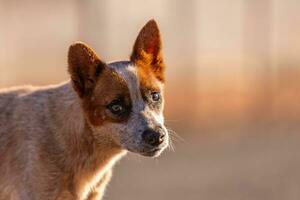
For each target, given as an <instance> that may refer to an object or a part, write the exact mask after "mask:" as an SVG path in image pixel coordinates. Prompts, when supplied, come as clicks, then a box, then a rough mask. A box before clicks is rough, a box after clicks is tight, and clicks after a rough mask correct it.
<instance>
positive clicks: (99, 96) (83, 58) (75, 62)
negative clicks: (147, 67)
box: [69, 43, 131, 126]
mask: <svg viewBox="0 0 300 200" xmlns="http://www.w3.org/2000/svg"><path fill="white" fill-rule="evenodd" d="M69 72H70V74H71V79H72V82H73V87H74V89H75V90H76V92H77V93H78V95H79V97H80V98H81V99H82V105H83V109H84V111H85V113H86V115H87V116H88V119H89V122H90V123H91V124H92V125H93V126H100V125H102V124H103V123H104V122H105V121H110V122H123V121H126V120H127V117H128V116H126V115H124V116H122V117H117V116H114V115H112V114H111V113H110V112H109V111H108V110H107V108H106V106H107V105H108V104H109V103H110V102H112V101H113V100H115V99H120V98H122V99H123V100H124V102H125V105H126V106H128V107H130V106H131V102H130V95H129V90H128V87H127V84H126V82H125V80H124V79H123V78H122V77H120V76H119V75H118V74H117V73H116V72H115V71H114V70H113V69H110V68H109V67H108V66H107V65H106V64H105V63H104V62H103V61H101V60H100V59H99V57H98V56H97V55H96V53H95V52H94V51H93V50H92V49H91V48H90V47H88V46H87V45H86V44H84V43H75V44H73V45H72V46H71V47H70V49H69Z"/></svg>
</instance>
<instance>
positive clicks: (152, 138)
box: [142, 129, 165, 146]
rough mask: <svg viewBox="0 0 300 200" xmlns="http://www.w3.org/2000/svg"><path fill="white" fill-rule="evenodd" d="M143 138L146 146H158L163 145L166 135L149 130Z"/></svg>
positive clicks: (144, 133)
mask: <svg viewBox="0 0 300 200" xmlns="http://www.w3.org/2000/svg"><path fill="white" fill-rule="evenodd" d="M142 138H143V140H144V142H145V143H146V144H149V145H151V146H158V145H160V144H161V143H163V141H164V138H165V134H164V133H160V132H157V131H154V130H152V129H148V130H145V131H144V132H143V134H142Z"/></svg>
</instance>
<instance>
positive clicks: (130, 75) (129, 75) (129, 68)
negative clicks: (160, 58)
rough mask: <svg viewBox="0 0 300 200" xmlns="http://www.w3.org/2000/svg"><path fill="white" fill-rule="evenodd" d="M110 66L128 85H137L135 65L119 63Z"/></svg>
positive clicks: (126, 62)
mask: <svg viewBox="0 0 300 200" xmlns="http://www.w3.org/2000/svg"><path fill="white" fill-rule="evenodd" d="M108 66H109V67H110V68H112V69H113V70H115V71H116V72H117V73H118V75H119V76H120V77H121V78H123V79H124V80H125V81H126V82H127V83H131V84H132V83H136V82H137V81H138V77H137V71H136V68H135V67H134V64H133V63H132V62H130V61H119V62H113V63H109V64H108ZM129 89H130V88H129Z"/></svg>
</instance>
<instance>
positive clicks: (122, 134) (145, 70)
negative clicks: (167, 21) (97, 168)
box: [68, 20, 169, 156]
mask: <svg viewBox="0 0 300 200" xmlns="http://www.w3.org/2000/svg"><path fill="white" fill-rule="evenodd" d="M68 59H69V60H68V62H69V72H70V74H71V80H72V83H73V87H74V89H75V91H76V92H77V93H78V95H79V97H80V100H81V102H82V108H83V110H84V113H85V117H86V120H87V122H88V124H89V126H90V127H91V129H92V130H93V131H92V132H93V134H94V137H95V139H96V140H97V139H99V140H101V139H103V137H102V135H103V134H107V135H109V137H111V139H112V140H113V141H114V142H115V143H116V144H118V145H119V146H121V147H122V148H124V149H126V150H129V151H131V152H135V153H139V154H141V155H145V156H158V155H159V154H160V153H161V152H162V151H163V150H164V149H165V148H166V147H167V146H168V139H169V136H168V132H167V129H166V127H165V126H164V117H163V104H164V99H163V92H164V91H163V90H164V81H165V79H164V69H165V67H164V62H163V59H162V54H161V39H160V33H159V29H158V26H157V24H156V22H155V21H154V20H151V21H149V22H148V23H147V24H146V25H145V26H144V27H143V28H142V30H141V31H140V33H139V35H138V37H137V39H136V41H135V44H134V47H133V51H132V54H131V57H130V61H120V62H114V63H109V64H106V63H105V62H104V61H102V60H101V59H100V58H99V57H98V56H97V55H96V54H95V52H94V51H93V50H92V49H91V48H89V47H88V46H87V45H85V44H83V43H75V44H73V45H72V46H71V47H70V49H69V55H68Z"/></svg>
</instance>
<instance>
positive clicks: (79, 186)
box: [0, 20, 169, 200]
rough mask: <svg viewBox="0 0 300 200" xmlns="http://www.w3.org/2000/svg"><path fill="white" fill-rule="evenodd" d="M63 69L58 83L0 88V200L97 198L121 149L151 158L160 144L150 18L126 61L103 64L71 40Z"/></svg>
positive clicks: (160, 71) (158, 54)
mask: <svg viewBox="0 0 300 200" xmlns="http://www.w3.org/2000/svg"><path fill="white" fill-rule="evenodd" d="M68 71H69V74H70V80H69V81H66V82H64V83H61V84H59V85H53V86H46V87H33V86H24V87H15V88H10V89H2V90H1V91H0V200H4V199H5V200H96V199H97V200H100V199H102V197H103V193H104V192H105V187H106V185H107V184H108V182H109V180H110V178H111V174H112V167H113V166H114V164H115V163H116V161H118V160H120V158H121V157H123V156H124V155H125V154H126V153H127V152H128V151H129V152H133V153H137V154H140V155H143V156H149V157H155V156H159V155H160V154H161V152H162V151H163V150H164V149H165V148H166V147H167V146H168V144H169V135H168V131H167V129H166V127H165V125H164V116H163V107H164V98H163V96H164V95H163V93H164V84H165V76H164V71H165V64H164V60H163V58H162V44H161V36H160V31H159V28H158V25H157V23H156V22H155V21H154V20H150V21H149V22H147V23H146V25H145V26H144V27H143V28H142V29H141V31H140V33H139V35H138V37H137V39H136V41H135V43H134V46H133V50H132V53H131V56H130V59H129V60H128V61H118V62H112V63H106V62H104V61H103V60H102V59H100V57H98V56H97V55H96V53H95V52H94V51H93V50H92V49H91V48H90V47H89V46H87V45H86V44H84V43H82V42H76V43H74V44H73V45H71V46H70V48H69V52H68Z"/></svg>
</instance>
